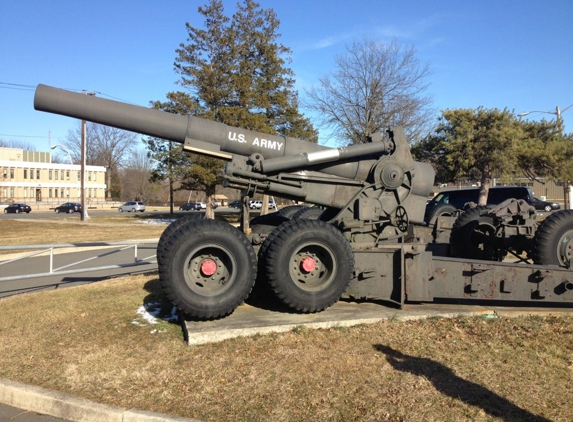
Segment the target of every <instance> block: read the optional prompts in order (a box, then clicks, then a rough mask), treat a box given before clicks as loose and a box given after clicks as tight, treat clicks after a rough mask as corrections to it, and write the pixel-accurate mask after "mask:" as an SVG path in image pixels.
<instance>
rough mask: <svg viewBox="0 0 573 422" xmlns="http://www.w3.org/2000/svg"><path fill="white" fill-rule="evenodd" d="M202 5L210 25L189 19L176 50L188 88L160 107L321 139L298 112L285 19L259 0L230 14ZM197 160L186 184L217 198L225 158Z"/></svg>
mask: <svg viewBox="0 0 573 422" xmlns="http://www.w3.org/2000/svg"><path fill="white" fill-rule="evenodd" d="M198 11H199V13H200V14H201V15H202V16H204V18H205V21H204V28H195V27H193V26H191V25H190V24H189V23H187V24H186V27H187V33H188V39H187V43H182V44H180V46H179V48H178V49H177V50H176V53H177V56H176V58H175V64H174V66H175V71H176V72H177V73H178V74H179V75H180V79H179V81H178V83H179V84H180V85H181V86H182V87H183V88H184V89H185V90H186V92H184V93H183V92H176V93H169V94H168V96H167V97H168V100H169V101H168V102H167V103H155V106H156V107H157V108H160V109H162V110H165V111H170V112H175V113H180V114H193V115H195V116H197V117H201V118H205V119H209V120H214V121H217V122H221V123H224V124H227V125H230V126H235V127H241V128H244V129H249V130H255V131H259V132H263V133H268V134H280V135H284V136H293V137H296V138H299V139H304V140H307V141H311V142H317V140H318V134H317V132H316V130H315V129H314V128H313V127H312V125H311V124H310V121H309V120H308V119H306V118H305V117H303V116H302V115H301V114H300V113H299V111H298V94H297V93H296V91H295V90H294V75H293V72H292V70H291V69H289V68H288V67H287V64H288V62H289V61H290V58H289V55H290V53H291V51H290V49H288V48H287V47H285V46H283V45H282V44H280V43H279V42H278V38H279V34H278V32H277V31H278V28H279V25H280V21H279V20H278V19H277V16H276V14H275V13H274V11H273V10H272V9H261V8H260V6H259V4H258V3H256V2H254V1H252V0H244V1H243V2H242V3H239V4H238V5H237V11H236V13H235V14H234V15H233V16H232V18H229V17H227V16H226V15H225V13H224V7H223V2H222V1H221V0H211V1H209V3H207V4H206V5H205V6H202V7H199V9H198ZM190 160H191V163H190V165H188V166H186V165H183V166H184V167H185V168H186V169H185V174H186V175H185V176H184V177H183V178H182V181H183V184H182V188H187V187H189V186H191V185H193V186H197V185H202V186H204V189H205V192H206V193H207V196H208V202H212V199H211V198H210V197H211V195H213V194H214V193H215V186H216V184H219V183H220V180H221V168H222V166H223V163H222V162H221V161H220V160H216V159H212V158H208V157H198V156H196V155H192V156H191V158H190ZM211 211H212V209H211ZM209 215H211V216H212V215H213V214H212V213H209V209H208V216H209Z"/></svg>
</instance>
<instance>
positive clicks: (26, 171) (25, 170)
mask: <svg viewBox="0 0 573 422" xmlns="http://www.w3.org/2000/svg"><path fill="white" fill-rule="evenodd" d="M27 178H28V169H24V179H27Z"/></svg>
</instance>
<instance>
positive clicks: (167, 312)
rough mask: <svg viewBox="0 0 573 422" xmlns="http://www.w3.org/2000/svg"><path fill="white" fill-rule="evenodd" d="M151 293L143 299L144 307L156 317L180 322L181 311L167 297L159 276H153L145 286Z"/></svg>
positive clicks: (166, 320) (172, 322) (171, 322)
mask: <svg viewBox="0 0 573 422" xmlns="http://www.w3.org/2000/svg"><path fill="white" fill-rule="evenodd" d="M143 288H144V289H145V291H146V292H148V293H149V294H148V295H147V296H145V298H144V299H143V304H142V305H143V307H144V308H145V310H146V311H147V312H148V313H149V314H150V315H152V316H153V317H155V318H159V319H161V320H163V321H164V322H167V323H170V324H177V325H179V324H180V322H179V321H180V319H181V315H180V312H179V311H178V310H177V308H175V307H174V306H173V304H172V303H171V302H170V301H169V299H167V297H166V296H165V294H164V293H163V289H162V288H161V282H160V281H159V277H155V278H152V279H151V280H149V281H148V282H147V283H145V285H144V286H143Z"/></svg>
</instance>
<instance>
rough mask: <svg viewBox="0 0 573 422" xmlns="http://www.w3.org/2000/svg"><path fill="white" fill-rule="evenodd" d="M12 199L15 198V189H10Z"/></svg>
mask: <svg viewBox="0 0 573 422" xmlns="http://www.w3.org/2000/svg"><path fill="white" fill-rule="evenodd" d="M10 198H14V188H10Z"/></svg>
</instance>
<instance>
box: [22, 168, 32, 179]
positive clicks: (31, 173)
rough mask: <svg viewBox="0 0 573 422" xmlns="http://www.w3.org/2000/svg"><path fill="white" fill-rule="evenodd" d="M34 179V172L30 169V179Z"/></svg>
mask: <svg viewBox="0 0 573 422" xmlns="http://www.w3.org/2000/svg"><path fill="white" fill-rule="evenodd" d="M24 171H26V170H24ZM33 178H34V170H33V169H30V179H33Z"/></svg>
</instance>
